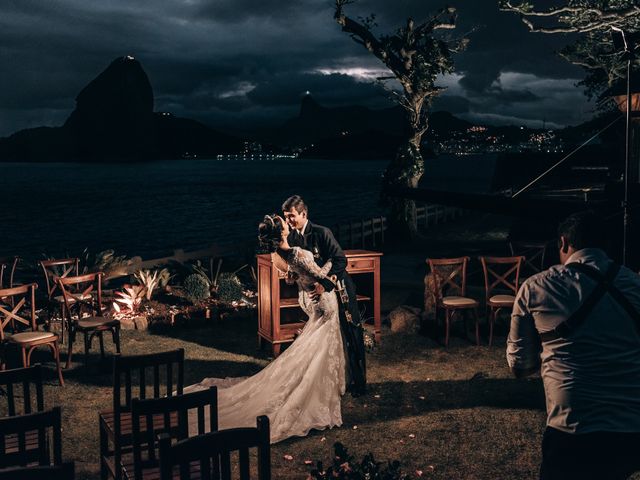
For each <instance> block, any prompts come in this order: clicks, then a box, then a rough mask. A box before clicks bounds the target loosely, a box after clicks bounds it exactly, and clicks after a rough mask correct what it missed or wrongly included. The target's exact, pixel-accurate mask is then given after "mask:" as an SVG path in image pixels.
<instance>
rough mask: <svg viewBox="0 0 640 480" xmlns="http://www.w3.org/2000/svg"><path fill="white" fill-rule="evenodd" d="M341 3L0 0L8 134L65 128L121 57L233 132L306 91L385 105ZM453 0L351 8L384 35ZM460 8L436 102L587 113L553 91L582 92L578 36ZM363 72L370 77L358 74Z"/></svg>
mask: <svg viewBox="0 0 640 480" xmlns="http://www.w3.org/2000/svg"><path fill="white" fill-rule="evenodd" d="M545 1H546V0H545ZM332 3H333V2H332V1H330V0H295V1H282V0H261V1H256V0H216V1H212V0H136V1H134V2H132V1H130V0H111V1H109V2H87V1H86V0H49V1H45V2H43V1H42V0H3V2H2V3H0V69H2V72H3V75H2V76H0V136H3V135H7V134H10V133H11V132H13V131H15V130H17V129H20V128H25V127H31V126H35V125H56V124H60V123H62V121H64V119H65V118H66V115H68V113H70V112H71V110H72V109H73V107H74V99H75V96H76V95H77V94H78V92H79V91H80V90H81V89H82V87H83V86H84V85H86V84H87V83H88V82H89V81H90V80H91V79H92V78H94V77H95V76H96V75H97V74H98V73H100V71H102V70H103V69H104V68H105V67H106V66H107V65H108V64H109V63H110V62H111V61H112V60H113V59H114V58H115V57H118V56H122V55H133V56H135V57H136V58H137V59H138V60H139V61H140V62H141V63H142V65H143V67H144V68H145V70H146V71H147V73H148V75H149V78H150V80H151V83H152V85H153V88H154V93H155V96H156V109H157V110H168V111H172V112H174V113H176V114H179V115H182V116H186V117H192V118H197V119H200V120H202V121H207V122H210V123H212V124H222V125H225V126H227V127H229V126H231V127H233V126H236V127H242V128H246V126H247V125H258V124H262V125H266V124H277V123H279V122H281V121H283V120H284V119H285V118H286V117H287V116H289V115H291V114H295V112H296V111H297V107H298V102H299V98H300V94H301V93H302V92H304V91H306V90H310V91H311V92H312V94H313V95H314V96H315V97H316V98H317V99H318V101H320V102H321V103H325V104H327V105H345V104H350V103H360V104H364V105H368V106H374V107H375V106H385V105H387V104H388V99H387V98H388V95H387V94H386V92H384V91H383V90H382V89H381V88H380V87H378V86H376V85H373V84H371V83H367V82H365V81H364V80H366V79H367V78H368V79H369V80H370V79H371V78H373V76H375V75H369V74H367V73H366V71H370V70H372V69H380V68H381V64H380V63H379V62H378V61H377V59H375V58H373V57H371V56H370V55H369V54H368V53H367V52H366V51H365V50H364V49H363V48H362V46H360V45H358V44H356V43H355V42H353V41H352V40H351V39H350V38H349V37H348V36H347V35H345V34H344V33H342V32H341V31H340V28H339V26H338V25H336V24H335V22H334V20H333V17H332V13H333V12H332ZM444 3H445V2H444V1H440V0H437V1H429V2H424V1H423V0H395V1H394V2H389V1H388V0H361V1H359V2H356V3H355V4H351V5H348V6H347V13H348V14H349V15H352V16H354V17H358V16H365V15H368V14H369V13H371V12H376V13H377V21H378V23H379V27H378V30H379V31H380V32H384V31H389V30H393V29H395V28H396V27H397V26H400V25H402V24H403V23H404V21H405V20H406V17H408V16H411V17H413V18H415V19H416V20H417V21H420V20H423V19H425V18H427V17H428V15H429V13H430V12H432V11H434V10H435V9H436V8H438V7H439V6H442V5H444ZM450 3H452V4H453V5H454V6H456V7H457V8H458V10H459V20H458V21H459V25H460V29H459V30H460V31H469V30H471V29H472V28H473V27H476V30H475V31H474V32H473V33H472V34H471V35H470V38H471V43H470V45H469V48H468V50H467V51H466V52H465V53H463V54H461V55H458V56H456V59H455V60H456V67H457V72H459V73H458V74H456V76H454V77H452V78H450V79H447V78H445V79H443V80H442V81H443V84H445V85H446V86H448V87H449V88H450V90H449V91H447V92H445V94H444V95H443V96H441V98H440V99H438V100H437V101H436V104H435V106H446V108H447V109H450V110H451V111H454V112H456V113H465V112H466V113H465V114H468V115H478V116H480V115H485V116H491V115H494V117H495V118H511V117H513V118H517V119H518V121H529V119H531V118H541V117H543V116H545V115H549V116H551V113H550V112H555V113H553V115H554V118H555V119H556V120H554V121H557V122H558V124H566V123H575V121H576V120H577V118H578V116H579V115H581V114H584V115H588V114H589V113H590V112H589V104H588V103H587V102H586V100H585V99H584V98H583V97H582V96H581V94H580V93H579V91H578V90H576V89H575V87H571V88H563V89H561V92H563V93H561V95H565V97H563V98H564V99H565V100H567V99H570V101H571V102H575V105H573V106H572V105H569V104H568V103H567V101H558V96H557V95H556V94H554V93H553V92H552V91H551V90H549V89H548V88H546V86H545V85H544V81H545V79H558V80H563V79H567V78H570V79H573V80H572V81H571V85H572V84H573V83H575V82H576V81H577V80H578V79H579V78H580V77H581V75H582V72H581V71H580V70H579V69H577V68H576V67H573V66H570V65H569V64H567V63H566V62H565V61H564V60H562V59H560V58H558V57H557V56H556V55H555V54H554V52H555V51H557V50H559V49H560V48H562V46H563V45H564V44H566V43H567V42H569V41H570V40H571V37H556V36H549V35H534V34H530V33H528V32H527V31H526V28H525V27H524V26H523V25H522V24H521V23H520V22H519V20H518V18H517V17H516V16H514V15H510V14H507V13H504V12H502V13H501V12H498V10H497V7H496V3H497V2H496V0H452V1H451V2H450ZM356 67H358V68H362V69H364V70H366V71H365V72H364V74H361V73H358V72H355V73H354V71H353V69H354V68H356ZM510 72H514V73H523V74H528V75H530V76H529V77H526V79H527V82H528V83H527V85H522V84H518V82H517V81H516V80H514V78H511V79H510V81H509V82H507V83H505V81H504V78H505V74H509V73H510ZM534 79H537V80H538V81H535V80H534ZM567 85H569V84H567ZM576 92H578V94H575V95H574V93H576ZM550 98H552V99H553V101H552V102H551V101H550V100H549V99H550ZM435 106H434V107H435ZM478 118H479V117H478ZM531 121H533V120H531Z"/></svg>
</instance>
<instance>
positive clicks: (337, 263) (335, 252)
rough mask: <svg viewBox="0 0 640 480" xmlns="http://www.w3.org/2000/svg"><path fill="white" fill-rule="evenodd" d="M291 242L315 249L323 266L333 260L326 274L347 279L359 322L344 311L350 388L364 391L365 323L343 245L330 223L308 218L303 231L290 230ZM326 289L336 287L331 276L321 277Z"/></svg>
mask: <svg viewBox="0 0 640 480" xmlns="http://www.w3.org/2000/svg"><path fill="white" fill-rule="evenodd" d="M287 240H288V242H289V245H291V246H297V247H301V248H304V249H305V250H309V251H310V252H311V253H313V258H314V259H315V261H316V263H317V264H318V265H319V266H323V265H324V264H325V263H326V262H328V261H329V260H331V264H332V265H331V270H329V273H328V274H327V276H331V275H335V276H336V277H337V278H338V280H344V283H345V287H346V290H347V293H348V294H349V312H350V313H351V318H352V319H353V322H355V324H356V325H353V324H349V323H348V322H347V321H346V317H344V315H341V316H340V317H341V318H340V325H341V327H342V332H343V337H344V338H345V340H346V342H347V354H348V363H349V372H350V384H349V385H348V387H349V390H350V391H351V392H352V393H355V394H362V393H364V392H365V389H366V384H367V380H366V365H365V351H364V340H363V337H362V327H360V325H359V324H360V320H361V319H360V311H359V310H358V302H357V300H356V287H355V285H354V283H353V280H352V279H351V277H350V276H349V274H348V273H347V271H346V268H347V258H346V257H345V256H344V252H343V251H342V248H340V245H339V244H338V242H337V241H336V239H335V237H334V236H333V233H331V230H329V229H328V228H327V227H323V226H322V225H315V224H313V223H311V222H309V221H307V225H306V227H305V229H304V235H301V234H300V233H299V232H298V231H297V230H293V229H292V231H291V233H289V237H288V238H287ZM319 283H321V284H322V286H323V287H324V289H325V290H326V291H327V292H330V291H332V290H333V288H334V285H333V283H332V282H331V281H329V280H319Z"/></svg>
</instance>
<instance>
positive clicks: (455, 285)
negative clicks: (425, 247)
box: [427, 257, 469, 298]
mask: <svg viewBox="0 0 640 480" xmlns="http://www.w3.org/2000/svg"><path fill="white" fill-rule="evenodd" d="M427 263H428V264H429V269H430V270H431V273H432V274H433V276H434V279H435V285H436V294H437V295H438V298H442V296H443V295H444V294H445V292H446V293H447V294H450V293H457V294H458V295H461V296H464V295H465V293H466V291H467V264H468V263H469V257H458V258H427Z"/></svg>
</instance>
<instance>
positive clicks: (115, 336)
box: [113, 326, 120, 353]
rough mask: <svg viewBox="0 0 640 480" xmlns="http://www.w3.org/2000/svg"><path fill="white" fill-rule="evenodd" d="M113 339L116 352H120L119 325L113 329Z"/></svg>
mask: <svg viewBox="0 0 640 480" xmlns="http://www.w3.org/2000/svg"><path fill="white" fill-rule="evenodd" d="M113 340H114V343H115V344H116V353H120V326H117V327H115V328H114V329H113Z"/></svg>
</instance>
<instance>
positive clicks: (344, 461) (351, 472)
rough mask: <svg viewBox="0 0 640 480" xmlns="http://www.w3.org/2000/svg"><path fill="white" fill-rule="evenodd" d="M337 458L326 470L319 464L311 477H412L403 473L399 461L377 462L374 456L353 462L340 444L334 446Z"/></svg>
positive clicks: (355, 479)
mask: <svg viewBox="0 0 640 480" xmlns="http://www.w3.org/2000/svg"><path fill="white" fill-rule="evenodd" d="M333 448H334V450H335V456H334V459H333V464H332V465H331V466H330V467H328V468H327V469H326V470H325V469H324V468H323V464H322V462H318V463H317V465H316V468H315V469H314V470H312V471H311V473H310V474H309V477H310V478H312V479H316V480H329V479H334V478H337V479H342V480H365V479H366V480H410V479H411V478H412V477H411V476H410V475H407V474H405V473H402V470H401V469H400V462H398V461H397V460H394V461H389V462H387V463H384V462H376V461H375V459H374V458H373V454H371V453H369V454H368V455H365V456H364V458H363V459H362V461H361V462H360V463H356V462H354V460H353V455H349V452H348V451H347V448H346V447H345V446H344V445H343V444H342V443H340V442H336V443H335V444H334V445H333Z"/></svg>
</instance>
